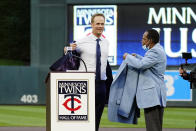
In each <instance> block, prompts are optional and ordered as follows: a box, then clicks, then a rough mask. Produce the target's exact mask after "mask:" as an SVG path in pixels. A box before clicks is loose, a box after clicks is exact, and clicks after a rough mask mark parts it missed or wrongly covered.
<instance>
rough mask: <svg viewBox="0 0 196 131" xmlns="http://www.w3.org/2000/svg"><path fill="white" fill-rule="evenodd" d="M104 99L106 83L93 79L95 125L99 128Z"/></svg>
mask: <svg viewBox="0 0 196 131" xmlns="http://www.w3.org/2000/svg"><path fill="white" fill-rule="evenodd" d="M105 101H106V85H105V81H95V119H96V123H95V127H96V131H98V130H99V124H100V120H101V116H102V113H103V110H104V106H105Z"/></svg>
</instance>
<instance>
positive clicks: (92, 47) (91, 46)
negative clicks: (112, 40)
mask: <svg viewBox="0 0 196 131" xmlns="http://www.w3.org/2000/svg"><path fill="white" fill-rule="evenodd" d="M96 39H98V38H97V37H96V36H95V35H93V34H92V33H90V34H88V35H87V36H86V37H84V38H83V39H80V40H77V41H76V44H77V48H76V50H77V52H80V54H81V58H82V59H83V60H84V62H85V63H86V66H87V70H88V72H96V45H97V41H96ZM99 39H100V41H99V44H100V49H101V80H106V66H107V59H108V47H109V42H108V40H107V39H105V37H104V36H103V35H102V36H101V37H100V38H99ZM79 70H80V71H85V67H84V64H83V63H82V61H80V67H79Z"/></svg>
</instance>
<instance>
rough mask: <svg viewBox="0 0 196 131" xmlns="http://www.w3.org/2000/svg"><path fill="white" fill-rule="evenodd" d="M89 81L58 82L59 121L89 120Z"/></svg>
mask: <svg viewBox="0 0 196 131" xmlns="http://www.w3.org/2000/svg"><path fill="white" fill-rule="evenodd" d="M87 94H88V81H86V80H84V81H81V80H80V81H58V100H59V114H58V119H59V120H88V95H87Z"/></svg>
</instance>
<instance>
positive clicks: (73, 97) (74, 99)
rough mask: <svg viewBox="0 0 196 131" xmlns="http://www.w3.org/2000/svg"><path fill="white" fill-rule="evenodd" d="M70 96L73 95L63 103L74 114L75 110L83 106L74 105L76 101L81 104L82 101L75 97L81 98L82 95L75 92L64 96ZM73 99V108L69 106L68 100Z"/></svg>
mask: <svg viewBox="0 0 196 131" xmlns="http://www.w3.org/2000/svg"><path fill="white" fill-rule="evenodd" d="M68 96H71V98H69V99H67V100H66V101H65V102H64V103H63V106H64V107H65V108H66V109H67V110H69V111H71V113H72V114H74V111H77V110H79V109H80V108H81V105H79V106H77V107H74V102H77V103H79V104H81V101H80V100H79V99H77V98H75V97H79V98H80V95H74V94H70V95H65V96H64V98H66V97H68ZM70 101H71V108H70V107H68V102H70Z"/></svg>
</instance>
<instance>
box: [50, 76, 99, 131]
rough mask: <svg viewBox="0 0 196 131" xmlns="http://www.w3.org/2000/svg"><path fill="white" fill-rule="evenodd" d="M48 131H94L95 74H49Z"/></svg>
mask: <svg viewBox="0 0 196 131" xmlns="http://www.w3.org/2000/svg"><path fill="white" fill-rule="evenodd" d="M49 123H50V128H47V129H50V131H65V130H70V131H78V130H80V131H95V74H94V73H81V72H79V73H78V72H73V73H71V72H69V73H50V122H49Z"/></svg>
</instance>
